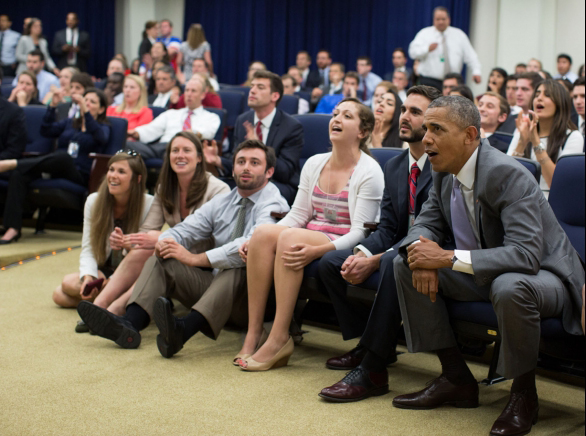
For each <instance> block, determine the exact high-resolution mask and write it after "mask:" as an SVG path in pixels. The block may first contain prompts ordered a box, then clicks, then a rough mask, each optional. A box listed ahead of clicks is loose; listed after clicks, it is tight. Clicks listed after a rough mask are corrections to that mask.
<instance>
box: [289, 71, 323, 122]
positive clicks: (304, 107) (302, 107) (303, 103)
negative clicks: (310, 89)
mask: <svg viewBox="0 0 586 436" xmlns="http://www.w3.org/2000/svg"><path fill="white" fill-rule="evenodd" d="M281 81H282V82H283V95H295V89H296V88H297V82H296V81H295V79H294V78H293V77H291V76H290V75H289V74H283V75H282V76H281ZM316 89H319V88H316ZM308 112H309V102H308V101H307V100H305V99H303V98H300V99H299V108H298V110H297V113H298V114H300V115H303V114H306V113H308Z"/></svg>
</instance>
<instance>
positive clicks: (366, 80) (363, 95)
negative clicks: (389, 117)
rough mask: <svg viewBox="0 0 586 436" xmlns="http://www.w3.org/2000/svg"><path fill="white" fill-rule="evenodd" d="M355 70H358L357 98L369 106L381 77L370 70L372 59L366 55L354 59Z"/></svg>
mask: <svg viewBox="0 0 586 436" xmlns="http://www.w3.org/2000/svg"><path fill="white" fill-rule="evenodd" d="M356 71H357V72H358V76H360V84H359V85H358V98H359V99H360V100H361V101H362V103H364V104H365V105H366V106H371V105H372V96H373V95H374V90H375V89H376V87H377V85H378V84H379V83H380V82H382V80H383V79H381V78H380V76H378V75H376V74H374V73H373V72H372V61H371V60H370V58H369V57H368V56H360V57H359V58H358V59H357V60H356Z"/></svg>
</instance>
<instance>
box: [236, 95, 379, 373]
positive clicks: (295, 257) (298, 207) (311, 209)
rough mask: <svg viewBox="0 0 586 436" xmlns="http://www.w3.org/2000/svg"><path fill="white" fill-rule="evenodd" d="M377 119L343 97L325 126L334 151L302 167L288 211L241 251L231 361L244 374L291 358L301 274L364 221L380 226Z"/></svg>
mask: <svg viewBox="0 0 586 436" xmlns="http://www.w3.org/2000/svg"><path fill="white" fill-rule="evenodd" d="M374 122H375V120H374V116H373V114H372V111H371V110H370V108H369V107H367V106H365V105H364V104H361V103H360V101H359V100H358V99H348V100H343V101H342V102H341V103H340V104H339V105H338V106H337V107H336V109H335V111H334V114H333V117H332V119H331V121H330V126H329V131H330V141H331V143H332V152H330V153H324V154H318V155H315V156H313V157H310V158H309V159H308V160H307V162H306V163H305V165H304V167H303V171H302V175H301V182H300V184H299V192H298V193H297V196H296V197H295V203H294V204H293V207H292V209H291V211H290V212H289V213H288V214H287V216H285V218H283V219H282V220H281V221H279V222H278V223H277V224H276V225H266V226H262V227H260V226H259V227H258V228H257V229H256V230H255V231H254V234H253V235H252V238H251V239H250V242H249V243H248V242H247V243H245V244H243V246H242V247H241V248H240V253H241V256H242V258H243V259H246V269H247V278H248V315H249V324H248V333H247V335H246V339H245V341H244V345H243V347H242V349H241V350H240V352H239V353H238V355H237V356H236V357H235V358H234V363H235V364H238V365H240V368H241V369H243V370H245V371H265V370H269V369H271V368H277V367H279V366H283V365H286V364H287V362H288V360H289V357H290V356H291V355H292V354H293V339H292V338H291V337H290V336H289V325H290V323H291V318H292V316H293V310H294V308H295V304H296V302H297V296H298V293H299V287H300V286H301V281H302V280H303V269H304V267H305V266H307V265H308V264H309V263H311V262H312V261H313V260H316V259H319V258H320V257H322V256H323V255H324V254H326V253H327V252H328V251H332V250H344V249H349V248H352V247H354V246H356V244H357V243H358V242H359V241H361V240H362V239H363V238H364V237H365V236H366V229H365V228H364V223H365V222H369V221H377V219H378V216H379V206H380V201H381V198H382V193H383V186H384V177H383V173H382V170H381V167H380V165H379V164H378V162H377V161H376V160H374V159H373V158H372V157H371V156H370V155H369V154H370V153H369V151H368V147H367V146H366V142H367V141H368V138H369V136H370V135H371V133H372V129H373V128H374ZM273 282H274V285H275V294H276V304H277V309H276V314H275V320H274V324H273V327H272V329H271V332H270V335H269V336H268V339H267V340H266V342H265V343H264V345H262V346H261V347H260V348H259V345H260V342H261V339H262V337H263V321H264V314H265V306H266V304H267V298H268V296H269V292H270V291H271V287H272V285H273Z"/></svg>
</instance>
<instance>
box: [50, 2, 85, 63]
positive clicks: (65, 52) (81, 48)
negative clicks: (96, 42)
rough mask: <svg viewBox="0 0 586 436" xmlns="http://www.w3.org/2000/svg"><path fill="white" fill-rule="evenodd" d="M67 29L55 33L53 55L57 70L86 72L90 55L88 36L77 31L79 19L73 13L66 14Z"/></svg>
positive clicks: (83, 32)
mask: <svg viewBox="0 0 586 436" xmlns="http://www.w3.org/2000/svg"><path fill="white" fill-rule="evenodd" d="M65 24H66V25H67V27H66V28H65V29H62V30H59V31H58V32H57V33H55V37H54V38H53V54H54V56H55V58H57V68H59V69H62V68H65V67H77V68H78V69H79V71H81V72H86V71H87V61H88V59H89V57H90V55H91V48H90V35H89V34H88V33H87V32H85V31H81V30H79V18H78V17H77V14H76V13H75V12H70V13H68V14H67V18H66V19H65Z"/></svg>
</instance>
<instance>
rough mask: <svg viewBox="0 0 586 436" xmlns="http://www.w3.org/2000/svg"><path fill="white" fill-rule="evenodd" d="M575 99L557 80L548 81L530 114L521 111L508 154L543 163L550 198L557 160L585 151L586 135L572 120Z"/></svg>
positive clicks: (543, 184) (544, 188) (539, 90)
mask: <svg viewBox="0 0 586 436" xmlns="http://www.w3.org/2000/svg"><path fill="white" fill-rule="evenodd" d="M571 106H572V101H571V99H570V96H569V95H568V92H567V91H566V89H565V88H564V87H563V86H562V85H560V84H559V83H557V82H556V81H555V80H551V79H550V80H546V81H544V82H543V83H541V84H540V85H539V86H538V87H537V89H536V90H535V92H534V93H533V97H532V103H531V106H530V110H529V115H530V116H525V115H524V114H519V116H518V117H517V120H516V125H517V130H516V131H515V135H514V136H513V140H512V141H511V145H510V146H509V151H508V154H509V155H511V156H521V157H526V158H530V159H532V160H535V161H537V162H539V164H540V165H541V182H540V187H541V190H542V191H543V193H544V194H545V196H546V197H548V195H549V188H550V186H551V181H552V179H553V173H554V170H555V167H556V162H557V161H558V159H559V158H560V157H562V156H563V155H566V154H575V153H582V152H583V151H584V137H583V136H582V135H581V134H580V132H579V131H578V129H577V127H576V125H575V124H574V123H573V122H572V120H571V119H570V114H571Z"/></svg>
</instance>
